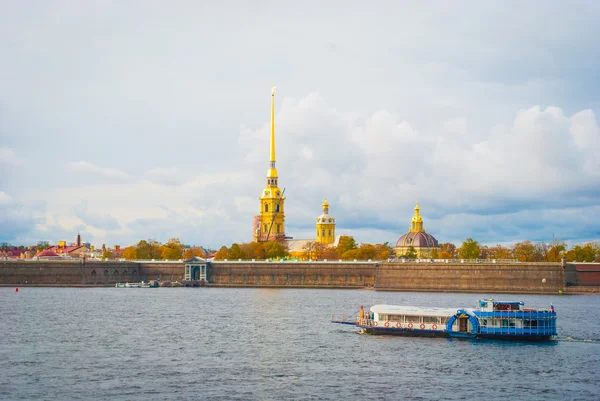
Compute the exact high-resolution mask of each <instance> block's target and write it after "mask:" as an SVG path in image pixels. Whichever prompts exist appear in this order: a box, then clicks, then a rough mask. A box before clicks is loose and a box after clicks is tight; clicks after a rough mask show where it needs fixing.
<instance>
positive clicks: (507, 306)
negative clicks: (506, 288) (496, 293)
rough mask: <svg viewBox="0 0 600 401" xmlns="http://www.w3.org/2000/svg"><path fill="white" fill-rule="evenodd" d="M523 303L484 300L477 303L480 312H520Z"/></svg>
mask: <svg viewBox="0 0 600 401" xmlns="http://www.w3.org/2000/svg"><path fill="white" fill-rule="evenodd" d="M523 305H524V303H523V302H521V301H494V300H493V299H484V300H480V301H479V310H480V311H482V312H499V311H520V310H523Z"/></svg>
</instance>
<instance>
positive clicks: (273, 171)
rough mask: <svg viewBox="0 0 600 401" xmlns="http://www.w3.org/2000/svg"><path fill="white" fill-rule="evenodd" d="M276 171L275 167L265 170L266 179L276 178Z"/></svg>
mask: <svg viewBox="0 0 600 401" xmlns="http://www.w3.org/2000/svg"><path fill="white" fill-rule="evenodd" d="M277 177H278V175H277V169H276V168H275V167H271V168H270V169H269V170H267V178H277Z"/></svg>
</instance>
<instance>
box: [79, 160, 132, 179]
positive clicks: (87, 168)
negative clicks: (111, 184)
mask: <svg viewBox="0 0 600 401" xmlns="http://www.w3.org/2000/svg"><path fill="white" fill-rule="evenodd" d="M67 167H68V168H69V169H71V170H73V171H75V172H78V173H81V174H84V175H88V174H93V175H98V176H101V177H105V178H111V179H127V178H130V176H129V174H127V173H125V172H124V171H121V170H119V169H116V168H112V167H98V166H96V165H95V164H92V163H90V162H86V161H83V160H80V161H76V162H71V163H68V164H67Z"/></svg>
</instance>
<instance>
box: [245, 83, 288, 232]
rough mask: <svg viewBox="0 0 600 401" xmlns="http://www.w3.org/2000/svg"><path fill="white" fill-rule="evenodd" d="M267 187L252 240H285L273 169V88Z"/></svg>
mask: <svg viewBox="0 0 600 401" xmlns="http://www.w3.org/2000/svg"><path fill="white" fill-rule="evenodd" d="M270 156H271V157H270V160H269V169H268V170H267V186H266V187H265V189H264V190H263V191H262V194H261V196H260V198H259V199H260V215H258V216H256V217H255V218H254V224H253V240H254V241H256V242H260V241H274V240H278V239H284V238H285V214H284V204H285V197H284V196H283V191H281V189H279V187H278V183H277V181H278V179H279V177H278V175H277V169H276V168H275V87H273V88H272V89H271V147H270Z"/></svg>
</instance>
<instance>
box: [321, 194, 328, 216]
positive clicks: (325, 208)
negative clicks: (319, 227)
mask: <svg viewBox="0 0 600 401" xmlns="http://www.w3.org/2000/svg"><path fill="white" fill-rule="evenodd" d="M322 206H323V214H329V202H327V197H325V200H324V201H323V205H322Z"/></svg>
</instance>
